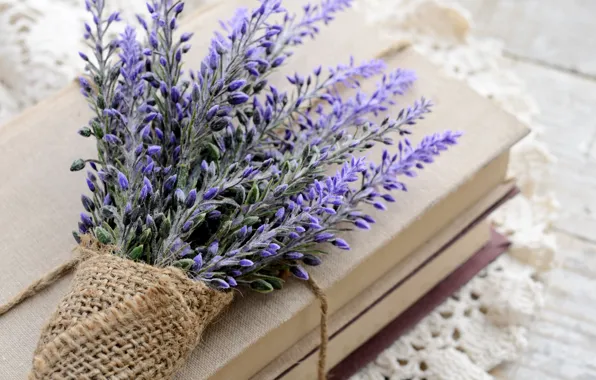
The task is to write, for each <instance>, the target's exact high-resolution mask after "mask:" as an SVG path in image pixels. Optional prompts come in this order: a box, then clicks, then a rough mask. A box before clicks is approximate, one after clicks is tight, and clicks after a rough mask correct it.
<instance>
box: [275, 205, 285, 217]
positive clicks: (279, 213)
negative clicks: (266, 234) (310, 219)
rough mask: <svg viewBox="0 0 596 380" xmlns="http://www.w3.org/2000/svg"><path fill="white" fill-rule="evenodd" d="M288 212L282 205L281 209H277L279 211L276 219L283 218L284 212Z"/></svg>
mask: <svg viewBox="0 0 596 380" xmlns="http://www.w3.org/2000/svg"><path fill="white" fill-rule="evenodd" d="M285 213H286V210H285V209H284V208H283V207H282V208H280V209H279V210H277V212H276V213H275V219H281V218H283V217H284V214H285Z"/></svg>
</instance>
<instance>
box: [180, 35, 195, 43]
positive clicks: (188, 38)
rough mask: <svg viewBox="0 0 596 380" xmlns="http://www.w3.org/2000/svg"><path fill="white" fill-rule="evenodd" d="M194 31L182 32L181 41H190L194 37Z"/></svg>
mask: <svg viewBox="0 0 596 380" xmlns="http://www.w3.org/2000/svg"><path fill="white" fill-rule="evenodd" d="M192 35H193V33H182V35H181V36H180V42H188V41H189V40H190V39H191V38H192Z"/></svg>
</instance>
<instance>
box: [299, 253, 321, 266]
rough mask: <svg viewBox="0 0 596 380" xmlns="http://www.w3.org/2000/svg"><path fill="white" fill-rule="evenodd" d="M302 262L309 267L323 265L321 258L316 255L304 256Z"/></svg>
mask: <svg viewBox="0 0 596 380" xmlns="http://www.w3.org/2000/svg"><path fill="white" fill-rule="evenodd" d="M302 262H303V263H304V264H306V265H308V266H311V267H316V266H318V265H321V263H322V262H323V261H321V258H319V257H317V256H314V255H304V258H303V259H302Z"/></svg>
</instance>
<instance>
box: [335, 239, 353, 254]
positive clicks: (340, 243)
mask: <svg viewBox="0 0 596 380" xmlns="http://www.w3.org/2000/svg"><path fill="white" fill-rule="evenodd" d="M333 245H334V246H336V247H338V248H340V249H344V250H346V251H347V250H349V249H350V245H349V244H348V243H347V242H346V241H345V240H344V239H340V238H336V239H335V240H334V241H333Z"/></svg>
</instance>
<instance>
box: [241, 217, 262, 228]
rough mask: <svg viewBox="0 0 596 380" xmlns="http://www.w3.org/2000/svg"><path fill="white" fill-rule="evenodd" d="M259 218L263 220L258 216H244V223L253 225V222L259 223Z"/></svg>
mask: <svg viewBox="0 0 596 380" xmlns="http://www.w3.org/2000/svg"><path fill="white" fill-rule="evenodd" d="M259 220H261V219H260V218H259V217H258V216H249V217H248V218H244V220H243V221H242V224H245V225H247V226H252V225H253V224H256V223H258V222H259Z"/></svg>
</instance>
